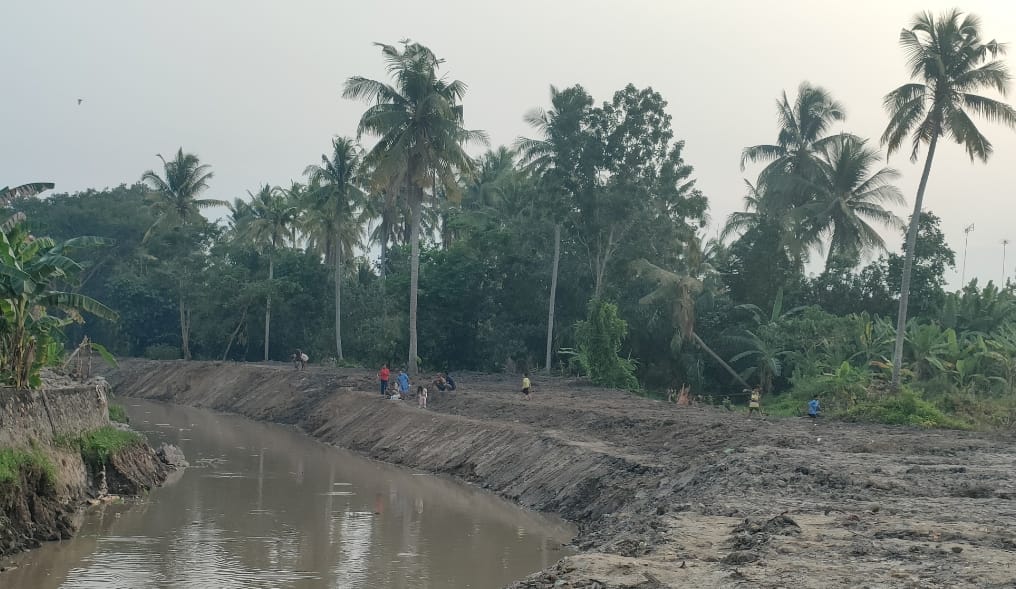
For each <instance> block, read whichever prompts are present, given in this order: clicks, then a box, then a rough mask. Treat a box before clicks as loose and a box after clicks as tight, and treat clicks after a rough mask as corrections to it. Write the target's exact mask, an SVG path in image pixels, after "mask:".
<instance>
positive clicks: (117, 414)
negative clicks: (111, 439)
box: [109, 403, 130, 423]
mask: <svg viewBox="0 0 1016 589" xmlns="http://www.w3.org/2000/svg"><path fill="white" fill-rule="evenodd" d="M109 420H110V421H112V422H114V423H128V422H129V421H130V419H128V418H127V408H126V407H124V406H123V405H117V404H116V403H110V404H109Z"/></svg>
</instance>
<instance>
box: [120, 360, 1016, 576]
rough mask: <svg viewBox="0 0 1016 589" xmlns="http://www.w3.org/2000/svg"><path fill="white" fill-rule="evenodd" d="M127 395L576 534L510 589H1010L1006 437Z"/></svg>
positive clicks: (588, 410) (662, 409) (168, 365)
mask: <svg viewBox="0 0 1016 589" xmlns="http://www.w3.org/2000/svg"><path fill="white" fill-rule="evenodd" d="M108 377H109V380H110V382H111V384H113V386H114V391H115V393H116V394H118V395H127V396H135V397H143V398H148V399H155V400H161V401H167V402H172V403H181V404H186V405H193V406H197V407H207V408H211V409H216V410H220V411H229V412H233V413H238V414H241V415H245V416H247V417H250V418H253V419H258V420H264V421H271V422H275V423H282V424H292V425H296V426H299V427H300V428H302V429H303V430H304V431H306V432H307V433H308V434H310V435H312V436H314V437H316V438H318V439H320V440H322V441H324V442H327V443H331V444H335V445H337V446H341V447H344V448H349V449H351V450H354V451H357V452H359V453H361V454H364V455H366V456H369V457H372V458H375V459H378V460H383V461H386V462H391V463H394V464H400V465H405V466H408V467H412V468H417V469H423V470H427V471H431V472H435V473H444V474H448V475H451V476H454V477H456V478H459V479H461V480H463V481H466V482H469V483H473V484H476V485H479V486H482V487H484V488H486V489H489V490H490V491H492V492H494V493H497V494H499V495H501V496H503V497H505V498H507V499H510V500H512V501H515V502H516V503H518V504H520V505H523V506H525V507H528V508H531V509H535V510H539V511H545V512H553V513H556V514H559V515H561V516H562V517H564V518H566V519H568V520H570V521H572V522H574V523H576V524H577V525H578V527H579V530H580V531H579V534H578V536H577V538H576V539H575V545H576V547H577V548H578V549H579V550H580V552H579V554H576V555H574V556H569V557H566V558H564V559H563V560H562V561H560V562H558V563H557V564H556V565H554V566H553V567H551V568H550V569H547V570H545V571H541V572H540V573H537V574H535V575H533V576H531V577H530V578H528V579H525V580H520V581H519V582H517V583H516V584H515V585H514V587H518V588H525V589H536V588H544V587H571V588H608V587H609V588H635V587H637V588H640V589H650V588H657V587H816V588H818V587H823V588H825V587H943V586H949V587H1012V586H1014V584H1016V566H1014V565H1016V534H1014V531H1016V502H1014V501H1013V498H1016V475H1014V466H1016V449H1014V448H1013V444H1012V439H1011V437H1005V438H1002V437H998V436H993V435H988V434H981V433H967V432H952V431H928V430H919V429H908V428H890V427H882V426H872V425H857V424H846V423H837V422H824V421H823V422H820V423H817V424H816V423H813V422H811V421H809V420H804V419H768V420H765V421H763V420H759V419H755V420H749V419H747V418H746V417H745V415H744V414H741V413H729V412H726V411H723V410H720V409H712V408H695V407H692V408H677V407H674V406H673V405H667V404H663V403H660V402H656V401H650V400H646V399H642V398H639V397H635V396H632V395H629V394H626V393H621V392H617V391H610V390H604V389H598V388H593V387H588V386H583V385H580V384H576V383H574V382H572V381H567V380H563V379H540V378H536V379H534V381H535V382H534V387H535V393H534V395H533V398H532V399H530V400H528V401H527V400H524V399H522V398H521V396H520V395H519V394H518V392H517V389H518V382H517V380H518V379H516V378H508V377H503V376H492V375H480V374H464V373H463V374H458V375H457V379H458V381H459V390H458V391H456V392H454V393H433V392H432V394H431V397H430V401H429V405H430V408H429V409H428V410H421V409H418V408H417V407H416V406H415V403H409V402H403V403H399V402H391V401H382V400H381V399H380V398H379V395H378V394H377V393H376V392H375V382H374V376H373V373H370V372H367V371H364V370H353V369H323V368H315V367H311V368H309V369H308V370H306V371H302V372H297V371H294V370H293V369H292V367H291V366H288V365H282V364H277V365H247V364H232V363H212V362H207V363H204V362H188V363H184V362H148V361H126V362H124V363H122V364H121V367H120V368H119V369H117V370H115V371H112V372H111V373H110V374H109V375H108Z"/></svg>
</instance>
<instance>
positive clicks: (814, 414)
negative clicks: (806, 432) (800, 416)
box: [808, 395, 822, 419]
mask: <svg viewBox="0 0 1016 589" xmlns="http://www.w3.org/2000/svg"><path fill="white" fill-rule="evenodd" d="M821 414H822V406H821V405H820V404H819V402H818V396H817V395H816V396H814V397H812V398H811V401H808V417H810V418H812V419H818V416H819V415H821Z"/></svg>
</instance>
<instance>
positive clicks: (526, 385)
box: [522, 372, 533, 399]
mask: <svg viewBox="0 0 1016 589" xmlns="http://www.w3.org/2000/svg"><path fill="white" fill-rule="evenodd" d="M531 392H533V383H532V382H531V381H530V380H529V373H528V372H527V373H525V374H523V375H522V394H523V395H525V397H526V399H528V398H529V394H530V393H531Z"/></svg>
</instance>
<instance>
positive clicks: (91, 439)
mask: <svg viewBox="0 0 1016 589" xmlns="http://www.w3.org/2000/svg"><path fill="white" fill-rule="evenodd" d="M142 441H143V438H142V437H141V435H140V434H138V433H135V432H129V431H123V430H120V429H117V428H115V427H113V426H106V427H100V428H99V429H96V430H92V431H90V432H87V433H85V434H83V435H81V436H78V437H75V438H65V439H62V440H59V441H58V443H59V444H60V445H62V446H65V447H68V448H72V449H76V450H77V451H78V452H80V453H81V458H83V459H84V461H85V463H87V464H88V465H90V466H92V467H100V466H102V465H104V464H108V463H109V459H110V457H111V456H112V455H113V454H116V453H117V452H119V451H121V450H124V449H126V448H130V447H131V446H134V445H136V444H139V443H141V442H142Z"/></svg>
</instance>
